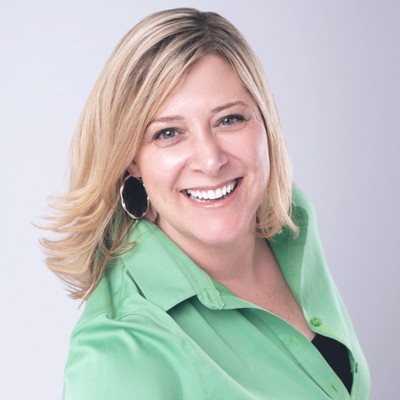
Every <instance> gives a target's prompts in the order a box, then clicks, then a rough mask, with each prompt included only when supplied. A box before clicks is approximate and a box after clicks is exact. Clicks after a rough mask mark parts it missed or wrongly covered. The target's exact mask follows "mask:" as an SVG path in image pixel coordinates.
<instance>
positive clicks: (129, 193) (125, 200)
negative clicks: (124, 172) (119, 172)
mask: <svg viewBox="0 0 400 400" xmlns="http://www.w3.org/2000/svg"><path fill="white" fill-rule="evenodd" d="M119 194H120V196H121V205H122V208H123V209H124V210H125V211H126V213H127V214H128V215H129V216H130V217H131V218H133V219H141V218H143V217H144V216H145V215H146V213H147V211H148V210H149V206H150V202H149V196H147V192H146V189H145V188H144V185H143V182H142V180H141V179H140V178H136V177H135V176H132V175H128V176H127V177H126V178H125V180H124V183H123V184H122V186H121V188H120V190H119Z"/></svg>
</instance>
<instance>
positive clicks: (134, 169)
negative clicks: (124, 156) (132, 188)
mask: <svg viewBox="0 0 400 400" xmlns="http://www.w3.org/2000/svg"><path fill="white" fill-rule="evenodd" d="M127 171H128V172H129V174H131V175H132V176H134V177H135V178H140V177H141V176H142V174H141V173H140V168H139V166H138V165H137V164H136V162H135V160H133V161H132V162H131V163H130V164H129V166H128V168H127Z"/></svg>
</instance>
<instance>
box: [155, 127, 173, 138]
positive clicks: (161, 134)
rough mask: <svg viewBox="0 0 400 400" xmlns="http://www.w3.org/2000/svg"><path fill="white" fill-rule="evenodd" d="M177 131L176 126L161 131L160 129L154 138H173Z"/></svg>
mask: <svg viewBox="0 0 400 400" xmlns="http://www.w3.org/2000/svg"><path fill="white" fill-rule="evenodd" d="M176 134H177V132H176V129H175V128H167V129H162V130H161V131H158V132H157V133H156V134H155V135H154V138H153V139H155V140H157V139H161V140H168V139H173V138H174V137H175V136H176Z"/></svg>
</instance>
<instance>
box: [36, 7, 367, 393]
mask: <svg viewBox="0 0 400 400" xmlns="http://www.w3.org/2000/svg"><path fill="white" fill-rule="evenodd" d="M54 208H55V210H56V214H55V216H54V217H52V225H51V226H50V227H49V229H52V230H54V231H55V232H57V233H61V234H62V237H61V238H60V239H59V240H43V245H44V247H45V250H46V251H47V253H48V259H47V262H48V265H49V266H50V268H51V269H53V271H54V272H56V273H57V274H59V275H60V276H61V277H62V278H63V279H64V280H65V281H66V282H67V283H68V284H69V285H70V287H71V290H72V293H73V296H74V297H80V298H83V299H85V300H87V304H86V308H85V312H84V313H83V315H82V317H81V320H80V321H79V323H78V325H77V327H76V328H75V330H74V332H73V334H72V340H71V350H70V355H69V358H68V362H67V366H66V370H65V387H64V399H71V400H72V399H73V400H80V399H82V400H83V399H85V400H91V399H93V400H94V399H96V400H99V399H100V400H101V399H104V400H105V399H119V400H123V399H131V398H134V397H136V398H143V399H181V398H183V399H191V400H193V399H270V398H274V399H289V398H301V399H303V398H304V399H308V400H312V399H330V398H331V399H349V398H350V393H351V396H352V398H356V399H365V398H367V396H368V390H369V377H368V368H367V365H366V362H365V359H364V357H363V354H362V351H361V349H360V347H359V344H358V341H357V338H356V335H355V333H354V331H353V328H352V326H351V323H350V320H349V317H348V315H347V313H346V310H345V308H344V306H343V305H342V302H341V299H340V296H339V294H338V292H337V290H336V288H335V286H334V284H333V283H332V280H331V278H330V276H329V273H328V270H327V267H326V264H325V260H324V257H323V254H322V251H321V249H320V245H319V240H318V236H317V232H316V227H315V217H314V214H313V210H312V207H311V205H310V204H309V202H308V201H307V200H306V198H305V197H304V195H303V194H302V193H301V192H300V191H299V190H298V189H297V188H294V189H293V184H292V180H291V174H290V168H289V163H288V157H287V152H286V147H285V143H284V139H283V137H282V134H281V129H280V124H279V118H278V114H277V111H276V109H275V105H274V101H273V98H272V94H271V92H270V91H269V89H268V86H267V84H266V82H265V78H264V75H263V71H262V68H261V66H260V64H259V62H258V61H257V58H256V57H255V55H254V53H253V52H252V50H251V49H250V47H249V46H248V44H247V43H246V42H245V41H244V39H243V38H242V36H241V35H240V33H239V32H238V31H237V30H236V29H235V28H234V27H233V26H232V25H231V24H230V23H229V22H228V21H227V20H225V19H224V18H222V17H221V16H219V15H217V14H215V13H203V12H199V11H197V10H193V9H188V8H182V9H175V10H169V11H163V12H159V13H157V14H154V15H151V16H150V17H148V18H146V19H145V20H143V21H142V22H140V23H139V24H138V25H137V26H136V27H134V28H133V29H132V31H130V32H129V33H128V34H127V35H126V36H125V37H124V39H123V40H122V41H121V43H120V44H119V45H118V47H117V48H116V50H115V52H114V53H113V55H112V56H111V58H110V60H109V62H108V64H107V65H106V67H105V69H104V71H103V73H102V74H101V76H100V78H99V80H98V82H97V83H96V86H95V88H94V90H93V92H92V94H91V96H90V98H89V100H88V103H87V105H86V107H85V109H84V111H83V114H82V117H81V120H80V123H79V126H78V128H77V131H76V134H75V137H74V141H73V145H72V157H71V172H70V188H69V191H68V192H67V193H66V194H65V195H64V196H62V197H61V198H59V199H58V201H57V202H56V203H55V204H54ZM317 283H318V284H317ZM332 352H334V356H333V357H332Z"/></svg>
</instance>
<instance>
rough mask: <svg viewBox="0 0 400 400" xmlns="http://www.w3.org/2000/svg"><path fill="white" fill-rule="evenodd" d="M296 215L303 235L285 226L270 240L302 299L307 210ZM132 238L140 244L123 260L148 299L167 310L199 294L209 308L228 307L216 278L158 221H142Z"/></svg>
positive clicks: (296, 293)
mask: <svg viewBox="0 0 400 400" xmlns="http://www.w3.org/2000/svg"><path fill="white" fill-rule="evenodd" d="M293 216H294V219H295V222H296V224H297V225H298V226H299V228H300V234H299V236H298V237H297V238H295V239H294V238H293V236H292V234H291V233H290V232H288V231H287V230H286V229H284V230H283V232H282V233H281V234H280V235H277V236H276V237H274V238H273V239H272V240H271V241H270V242H269V243H270V246H271V249H272V251H273V252H274V254H275V257H276V258H277V260H278V262H279V264H280V265H281V268H282V271H283V273H284V275H285V277H286V279H287V280H288V284H289V286H290V287H291V289H292V291H293V292H294V295H295V296H296V297H297V298H298V300H300V291H301V288H300V287H298V283H299V282H300V280H299V276H300V274H301V264H302V258H303V251H304V244H305V240H306V232H307V229H305V228H306V226H307V213H306V211H305V210H304V209H302V208H299V207H296V206H294V209H293ZM129 241H131V242H135V243H136V247H135V249H134V250H133V251H130V252H129V253H127V254H126V255H124V256H123V257H122V261H123V263H124V264H125V265H126V268H127V270H128V272H129V274H130V276H131V278H132V279H133V280H134V281H135V283H136V285H137V286H138V287H139V288H140V290H141V292H142V293H143V295H144V297H145V298H146V299H147V300H149V301H150V302H152V303H153V304H155V305H157V306H158V307H160V308H161V309H163V310H164V311H168V310H170V309H171V308H173V307H174V306H176V305H177V304H179V303H181V302H183V301H184V300H187V299H188V298H190V297H193V296H197V297H198V299H199V301H200V302H201V303H202V304H203V305H204V306H206V307H207V308H210V309H213V310H221V309H223V308H224V306H225V304H224V302H223V300H222V298H221V294H220V291H219V290H218V289H217V287H216V285H215V282H214V281H213V279H212V278H211V277H210V276H209V275H208V274H207V273H206V272H205V271H203V270H202V269H201V268H200V267H199V266H198V265H197V264H195V263H194V262H193V261H192V260H191V259H190V258H189V257H188V256H187V255H186V254H185V253H184V252H183V251H182V250H181V249H180V248H179V247H178V246H177V245H176V244H175V243H174V242H172V241H171V239H169V237H168V236H167V235H165V234H164V232H162V231H161V230H160V229H159V228H158V227H157V226H156V225H155V224H153V223H151V222H149V221H146V220H141V221H138V222H137V223H136V225H135V227H134V229H133V232H132V234H131V236H130V238H129ZM294 264H296V265H294ZM217 286H218V287H220V285H217Z"/></svg>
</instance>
